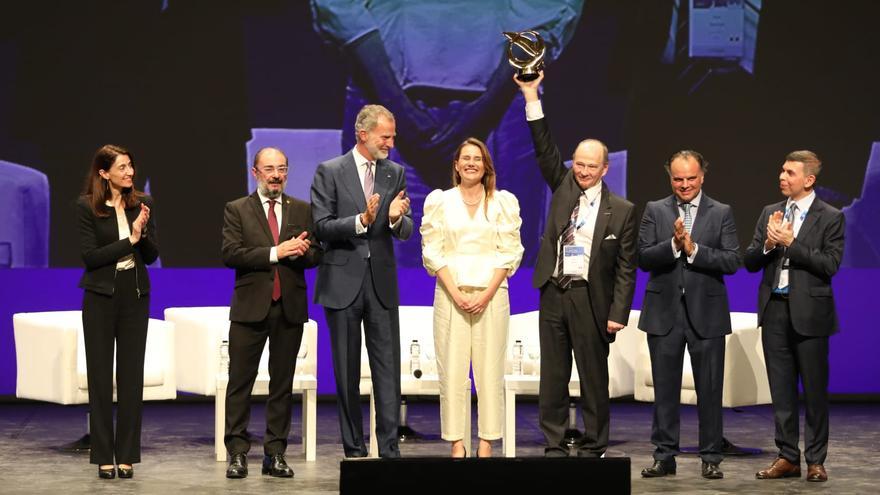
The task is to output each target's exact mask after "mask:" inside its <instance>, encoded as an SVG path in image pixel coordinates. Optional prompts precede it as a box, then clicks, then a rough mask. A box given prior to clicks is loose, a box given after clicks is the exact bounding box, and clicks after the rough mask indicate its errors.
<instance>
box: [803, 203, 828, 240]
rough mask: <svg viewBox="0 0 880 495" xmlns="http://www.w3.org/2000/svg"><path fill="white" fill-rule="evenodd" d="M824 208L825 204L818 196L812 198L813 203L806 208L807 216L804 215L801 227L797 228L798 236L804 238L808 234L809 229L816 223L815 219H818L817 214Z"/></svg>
mask: <svg viewBox="0 0 880 495" xmlns="http://www.w3.org/2000/svg"><path fill="white" fill-rule="evenodd" d="M824 209H825V204H824V203H823V202H822V201H821V200H820V199H819V198H816V199H814V200H813V204H812V205H810V209H809V210H807V216H806V217H804V223H802V224H801V228H800V230H798V235H797V237H798V238H800V239H806V236H808V235H810V230H811V229H812V228H813V227H814V226H815V225H816V221H818V220H819V216H820V215H821V214H822V211H823V210H824Z"/></svg>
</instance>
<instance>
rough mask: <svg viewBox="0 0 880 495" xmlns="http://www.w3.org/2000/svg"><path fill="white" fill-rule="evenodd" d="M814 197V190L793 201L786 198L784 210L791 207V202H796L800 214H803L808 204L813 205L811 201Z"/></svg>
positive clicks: (808, 207)
mask: <svg viewBox="0 0 880 495" xmlns="http://www.w3.org/2000/svg"><path fill="white" fill-rule="evenodd" d="M815 199H816V191H810V194H808V195H806V196H805V197H803V198H801V199H799V200H797V201H793V200H792V199H791V198H788V201H786V202H785V211H788V209H789V208H791V204H792V203H796V204H797V207H798V211H799V212H800V213H801V214H804V213H806V212H807V211H808V210H809V209H810V206H813V201H815Z"/></svg>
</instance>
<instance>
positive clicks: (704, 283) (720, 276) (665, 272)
mask: <svg viewBox="0 0 880 495" xmlns="http://www.w3.org/2000/svg"><path fill="white" fill-rule="evenodd" d="M678 218H679V216H678V199H677V198H676V197H675V195H670V196H668V197H666V198H664V199H661V200H658V201H651V202H649V203H648V204H647V206H646V207H645V213H644V214H643V215H642V224H641V226H640V227H639V268H641V269H642V270H645V271H648V272H651V277H650V279H649V280H648V285H647V287H646V288H645V300H644V302H643V303H642V315H641V317H640V318H639V328H640V329H642V330H644V331H645V332H647V333H649V334H652V335H666V334H667V333H669V331H670V330H671V329H672V325H673V324H674V322H675V312H676V311H677V308H678V305H679V300H680V299H681V294H682V289H684V297H685V303H686V306H687V312H688V316H689V317H690V321H691V323H692V324H693V325H694V330H695V331H696V332H697V334H699V335H700V336H701V337H704V338H709V337H718V336H721V335H726V334H729V333H730V331H731V330H730V306H729V303H728V300H727V287H726V286H725V284H724V275H731V274H733V273H736V271H737V269H738V268H739V267H740V266H741V265H742V257H741V256H740V253H739V241H738V240H737V237H736V223H735V222H734V220H733V211H732V210H731V208H730V206H728V205H726V204H724V203H720V202H718V201H715V200H713V199H712V198H710V197H709V196H707V195H706V193H705V192H704V193H703V196H702V198H701V200H700V207H699V209H698V210H697V216H696V218H695V219H694V224H693V227H692V228H691V239H693V241H694V243H696V244H697V245H698V246H699V248H698V249H697V254H696V257H695V258H694V262H693V263H692V264H691V263H688V262H687V255H686V254H685V253H684V251H682V252H681V255H680V256H679V257H678V258H676V257H675V256H674V255H673V252H672V237H673V235H674V233H675V220H676V219H678Z"/></svg>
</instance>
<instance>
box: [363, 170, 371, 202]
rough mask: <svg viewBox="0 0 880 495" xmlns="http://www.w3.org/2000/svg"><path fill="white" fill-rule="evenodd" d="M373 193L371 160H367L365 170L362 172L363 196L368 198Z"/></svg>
mask: <svg viewBox="0 0 880 495" xmlns="http://www.w3.org/2000/svg"><path fill="white" fill-rule="evenodd" d="M372 195H373V162H367V170H366V171H365V172H364V198H366V200H367V201H369V200H370V196H372Z"/></svg>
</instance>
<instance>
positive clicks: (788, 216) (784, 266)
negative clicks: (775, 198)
mask: <svg viewBox="0 0 880 495" xmlns="http://www.w3.org/2000/svg"><path fill="white" fill-rule="evenodd" d="M797 209H798V207H797V203H792V204H791V206H790V207H789V208H788V211H787V212H785V217H784V219H783V223H788V224H789V225H791V228H792V231H794V219H795V216H796V215H797ZM783 270H785V272H786V275H785V277H783V276H782V271H783ZM783 283H784V285H782V287H780V284H783ZM773 289H774V290H779V291H783V292H788V256H787V253H786V252H785V251H783V254H782V258H781V259H780V260H779V264H778V265H776V273H775V274H774V275H773Z"/></svg>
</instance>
